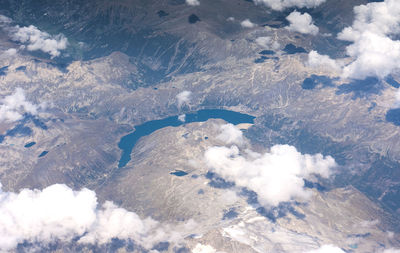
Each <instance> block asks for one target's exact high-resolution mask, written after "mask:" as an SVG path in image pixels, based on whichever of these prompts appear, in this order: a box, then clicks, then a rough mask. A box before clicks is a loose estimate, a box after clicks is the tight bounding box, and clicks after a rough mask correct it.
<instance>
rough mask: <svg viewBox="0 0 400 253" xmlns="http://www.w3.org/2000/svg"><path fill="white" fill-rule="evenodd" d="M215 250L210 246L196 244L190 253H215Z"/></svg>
mask: <svg viewBox="0 0 400 253" xmlns="http://www.w3.org/2000/svg"><path fill="white" fill-rule="evenodd" d="M216 252H217V250H216V249H214V248H213V247H212V246H210V245H203V244H201V243H198V244H196V246H195V247H194V248H193V250H192V253H216Z"/></svg>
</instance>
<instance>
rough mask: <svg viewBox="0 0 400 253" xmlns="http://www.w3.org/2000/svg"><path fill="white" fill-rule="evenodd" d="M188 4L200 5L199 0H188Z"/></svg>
mask: <svg viewBox="0 0 400 253" xmlns="http://www.w3.org/2000/svg"><path fill="white" fill-rule="evenodd" d="M186 4H188V5H190V6H198V5H200V2H199V0H186Z"/></svg>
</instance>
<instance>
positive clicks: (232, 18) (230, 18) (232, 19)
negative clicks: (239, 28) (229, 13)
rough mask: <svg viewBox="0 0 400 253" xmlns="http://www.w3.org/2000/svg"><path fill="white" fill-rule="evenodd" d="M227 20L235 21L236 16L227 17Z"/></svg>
mask: <svg viewBox="0 0 400 253" xmlns="http://www.w3.org/2000/svg"><path fill="white" fill-rule="evenodd" d="M226 21H229V22H233V21H235V18H234V17H229V18H227V19H226Z"/></svg>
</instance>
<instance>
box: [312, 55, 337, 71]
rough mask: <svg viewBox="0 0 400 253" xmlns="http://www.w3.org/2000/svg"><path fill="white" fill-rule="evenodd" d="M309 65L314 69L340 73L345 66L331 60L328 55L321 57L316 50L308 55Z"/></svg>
mask: <svg viewBox="0 0 400 253" xmlns="http://www.w3.org/2000/svg"><path fill="white" fill-rule="evenodd" d="M307 65H308V66H310V67H312V68H329V69H334V70H338V71H339V70H340V69H341V67H342V66H343V65H342V63H341V62H338V61H336V60H334V59H331V58H330V57H329V56H328V55H321V54H319V53H318V52H317V51H314V50H312V51H311V52H310V53H309V54H308V61H307Z"/></svg>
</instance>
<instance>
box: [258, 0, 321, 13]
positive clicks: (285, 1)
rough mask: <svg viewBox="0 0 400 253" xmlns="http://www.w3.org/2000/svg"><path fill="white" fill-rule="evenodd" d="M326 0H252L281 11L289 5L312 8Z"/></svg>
mask: <svg viewBox="0 0 400 253" xmlns="http://www.w3.org/2000/svg"><path fill="white" fill-rule="evenodd" d="M325 1H326V0H254V2H255V3H256V4H264V5H266V6H268V7H270V8H271V9H273V10H276V11H282V10H284V9H286V8H290V7H299V8H303V7H307V8H314V7H317V6H318V5H320V4H322V3H324V2H325Z"/></svg>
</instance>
